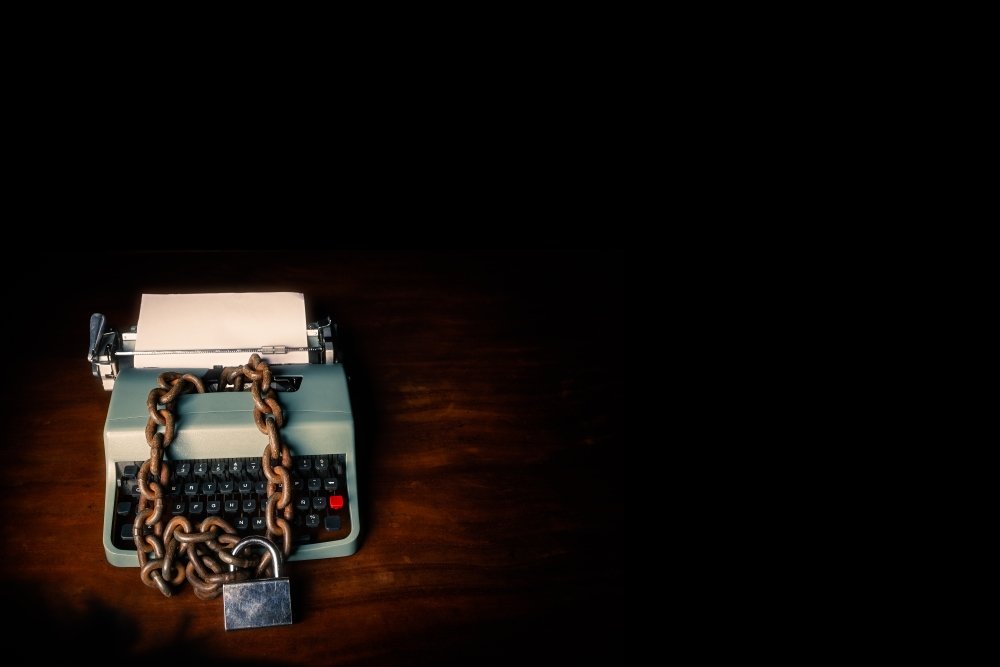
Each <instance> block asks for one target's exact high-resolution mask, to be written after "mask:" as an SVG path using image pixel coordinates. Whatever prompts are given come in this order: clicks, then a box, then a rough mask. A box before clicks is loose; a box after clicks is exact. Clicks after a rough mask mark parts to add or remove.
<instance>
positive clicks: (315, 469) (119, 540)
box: [111, 454, 351, 550]
mask: <svg viewBox="0 0 1000 667" xmlns="http://www.w3.org/2000/svg"><path fill="white" fill-rule="evenodd" d="M142 463H143V462H142V461H132V462H128V461H124V462H118V463H117V464H116V465H117V468H118V489H117V492H116V496H115V517H114V522H113V526H112V534H111V541H112V543H113V544H114V545H115V546H116V547H118V548H119V549H125V550H129V549H131V550H134V549H135V544H134V543H133V540H132V523H133V522H134V521H135V514H136V505H137V504H138V500H139V487H138V485H137V483H136V479H135V478H136V474H137V473H138V471H139V468H140V467H142ZM170 466H171V477H170V483H169V485H168V488H166V489H164V494H163V496H164V512H166V514H167V518H168V519H169V518H170V517H171V516H186V517H188V518H189V519H190V520H191V523H192V525H194V526H197V525H198V524H199V523H201V522H202V521H203V520H204V519H205V518H206V517H210V516H218V517H221V518H224V519H226V520H227V521H228V522H229V523H230V524H231V525H232V526H233V527H234V528H235V529H236V531H237V532H238V533H239V534H240V535H241V536H246V535H266V533H267V526H266V524H265V521H264V504H265V503H266V502H267V478H266V477H265V476H264V472H263V470H261V459H260V458H259V457H256V458H233V459H198V460H192V461H170ZM292 468H293V470H292V471H291V479H292V502H293V504H294V505H295V517H294V519H293V520H292V529H293V536H294V542H295V543H296V544H314V543H318V542H330V541H333V540H340V539H343V538H345V537H347V536H348V535H349V534H350V532H351V517H350V511H349V509H348V498H347V484H346V481H347V480H346V479H345V477H344V470H345V465H344V455H343V454H330V455H328V456H293V457H292Z"/></svg>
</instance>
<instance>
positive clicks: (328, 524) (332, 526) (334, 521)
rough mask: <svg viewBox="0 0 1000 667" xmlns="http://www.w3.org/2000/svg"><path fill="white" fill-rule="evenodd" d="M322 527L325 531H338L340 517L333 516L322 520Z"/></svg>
mask: <svg viewBox="0 0 1000 667" xmlns="http://www.w3.org/2000/svg"><path fill="white" fill-rule="evenodd" d="M323 527H324V528H326V529H327V530H340V517H339V516H336V515H333V516H328V517H326V519H324V520H323Z"/></svg>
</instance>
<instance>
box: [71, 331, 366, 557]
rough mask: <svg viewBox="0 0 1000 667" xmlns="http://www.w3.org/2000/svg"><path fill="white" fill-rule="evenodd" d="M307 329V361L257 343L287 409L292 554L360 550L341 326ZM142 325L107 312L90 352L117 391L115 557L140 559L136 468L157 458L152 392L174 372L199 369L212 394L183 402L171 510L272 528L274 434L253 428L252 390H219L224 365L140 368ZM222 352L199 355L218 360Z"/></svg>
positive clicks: (111, 509)
mask: <svg viewBox="0 0 1000 667" xmlns="http://www.w3.org/2000/svg"><path fill="white" fill-rule="evenodd" d="M140 321H141V316H140ZM301 326H302V327H305V334H306V335H305V340H306V341H307V345H306V347H304V348H297V349H299V350H300V351H304V352H307V353H308V363H282V362H281V358H282V356H283V355H284V354H287V351H286V350H285V349H284V348H282V347H281V346H276V347H268V348H261V349H260V350H251V351H259V352H261V353H262V354H266V355H267V358H268V363H269V364H270V366H271V369H272V371H273V374H274V379H273V382H272V383H271V387H272V388H273V389H274V390H275V391H276V392H278V397H279V402H280V404H281V407H282V409H283V412H284V414H285V425H284V427H283V428H282V431H281V433H282V438H283V440H284V441H285V442H286V443H287V445H288V447H289V448H290V449H291V451H292V453H293V457H292V465H293V471H292V474H291V479H292V483H293V491H292V493H293V500H294V504H295V508H296V511H295V516H294V519H293V522H294V523H293V526H292V527H293V534H294V536H295V538H294V540H295V548H294V552H293V554H292V556H291V558H290V560H293V561H294V560H306V559H315V558H331V557H337V556H348V555H351V554H353V553H354V552H355V551H356V550H357V548H358V544H359V540H358V538H359V535H360V530H361V525H360V519H359V515H358V479H357V468H356V463H357V462H356V457H355V445H354V420H353V414H352V411H351V401H350V397H349V394H348V378H347V375H346V373H345V370H344V367H343V364H342V363H341V361H342V360H341V358H340V350H339V346H338V339H337V325H336V324H334V323H333V322H332V321H331V320H330V318H326V319H323V320H320V321H316V322H313V323H309V324H307V323H306V322H305V321H303V322H302V323H301ZM141 333H142V332H141V331H137V327H136V326H135V325H133V326H131V327H130V328H128V329H125V330H122V331H119V330H118V329H115V328H113V327H110V326H108V323H107V321H106V318H105V317H104V315H101V314H99V313H95V314H94V315H92V316H91V319H90V345H89V350H88V360H89V361H90V364H91V367H92V372H93V374H94V376H95V377H97V378H99V379H100V380H101V382H102V383H103V385H104V389H105V390H108V391H110V392H111V398H110V402H109V407H108V416H107V420H106V421H105V426H104V455H105V463H106V467H107V469H106V491H105V502H104V538H103V539H104V551H105V555H106V556H107V559H108V561H109V562H110V563H111V564H112V565H115V566H118V567H130V566H133V567H134V566H138V564H139V563H138V559H137V555H136V550H135V546H134V544H133V532H132V523H133V521H134V519H135V512H136V505H137V499H138V498H139V489H138V487H137V484H136V474H137V471H138V470H139V468H140V467H141V465H142V463H143V461H145V460H146V459H147V458H148V457H149V447H148V445H147V442H146V438H145V435H144V429H145V427H146V423H147V416H148V411H147V405H146V400H147V396H148V394H149V391H150V389H151V388H153V387H155V386H156V382H157V376H158V375H159V374H160V373H162V372H163V371H164V370H175V371H179V372H184V373H191V374H194V375H197V376H198V377H200V378H202V380H203V382H204V384H205V393H193V394H187V395H184V396H181V397H180V398H179V399H178V404H177V419H178V422H177V423H178V427H177V435H176V437H175V440H174V442H173V443H172V444H171V445H170V446H169V448H168V449H167V450H166V457H165V458H166V460H168V461H169V463H170V469H171V476H170V479H169V484H168V485H167V487H166V488H165V489H164V496H165V509H166V510H167V511H168V512H169V513H170V514H172V515H174V516H178V515H183V516H186V517H188V518H189V519H190V520H191V521H192V522H193V523H195V524H197V523H198V522H200V521H202V520H203V519H205V518H206V517H210V516H213V515H215V516H219V517H222V518H224V519H226V521H228V522H229V523H230V524H231V525H232V526H233V527H235V528H236V529H237V531H239V534H240V535H241V536H250V535H264V534H265V532H266V526H265V523H264V510H263V507H264V502H265V501H266V500H267V496H266V480H265V478H264V476H263V473H262V471H261V469H260V468H261V451H262V447H263V446H264V444H263V443H266V442H267V439H266V436H263V435H261V433H260V432H259V431H258V429H257V427H256V426H255V424H254V420H253V418H252V415H251V412H252V409H253V403H252V401H251V400H250V398H249V396H248V395H247V394H246V392H235V391H222V390H220V388H219V387H218V372H219V369H220V368H221V367H220V366H215V365H212V366H205V365H202V366H201V367H190V366H185V367H180V368H172V367H169V368H164V367H155V368H145V367H144V368H140V367H137V366H138V365H139V364H137V363H136V362H135V360H136V359H138V358H140V357H139V356H138V355H140V354H146V352H137V350H136V341H137V336H139V335H141ZM160 351H161V352H164V353H167V354H169V353H176V352H178V351H179V350H160ZM182 351H185V352H194V351H192V350H182ZM212 351H213V350H199V351H197V352H200V353H202V354H201V356H202V357H203V358H205V359H211V356H212V355H211V352H212ZM220 351H226V352H234V351H241V352H243V351H245V350H235V349H227V350H220ZM167 358H169V356H168V357H167ZM178 358H179V357H178Z"/></svg>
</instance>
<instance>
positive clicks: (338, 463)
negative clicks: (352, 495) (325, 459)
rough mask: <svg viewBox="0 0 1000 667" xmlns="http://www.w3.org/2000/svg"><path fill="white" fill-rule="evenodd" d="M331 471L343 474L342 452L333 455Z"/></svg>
mask: <svg viewBox="0 0 1000 667" xmlns="http://www.w3.org/2000/svg"><path fill="white" fill-rule="evenodd" d="M333 471H334V472H335V473H337V475H338V476H339V475H343V474H344V455H343V454H337V456H336V457H334V461H333Z"/></svg>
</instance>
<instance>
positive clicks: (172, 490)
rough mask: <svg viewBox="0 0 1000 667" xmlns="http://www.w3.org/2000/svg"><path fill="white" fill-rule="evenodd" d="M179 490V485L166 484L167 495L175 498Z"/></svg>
mask: <svg viewBox="0 0 1000 667" xmlns="http://www.w3.org/2000/svg"><path fill="white" fill-rule="evenodd" d="M180 488H181V487H180V485H179V484H167V495H168V496H176V495H177V493H178V491H179V490H180Z"/></svg>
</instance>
